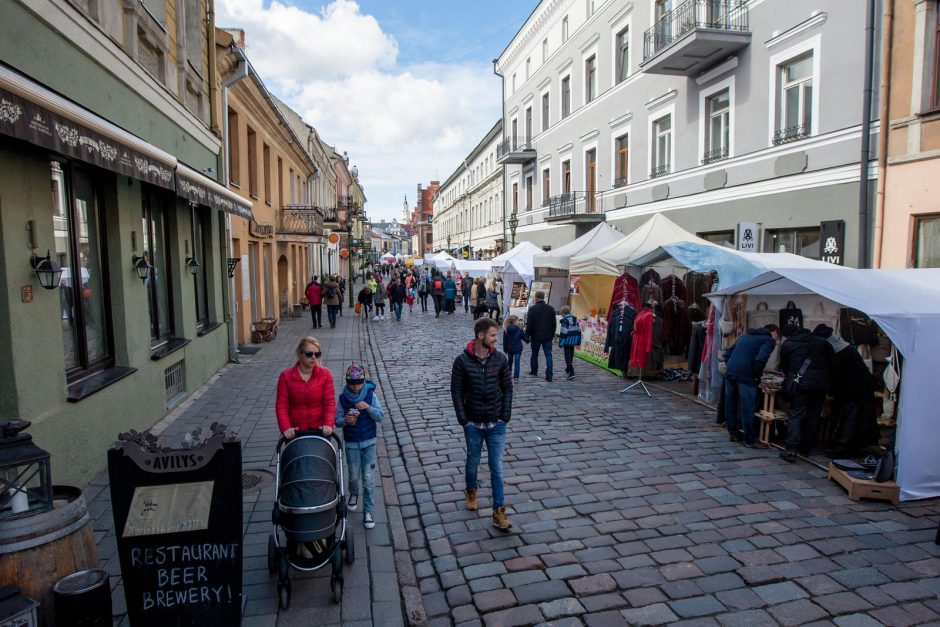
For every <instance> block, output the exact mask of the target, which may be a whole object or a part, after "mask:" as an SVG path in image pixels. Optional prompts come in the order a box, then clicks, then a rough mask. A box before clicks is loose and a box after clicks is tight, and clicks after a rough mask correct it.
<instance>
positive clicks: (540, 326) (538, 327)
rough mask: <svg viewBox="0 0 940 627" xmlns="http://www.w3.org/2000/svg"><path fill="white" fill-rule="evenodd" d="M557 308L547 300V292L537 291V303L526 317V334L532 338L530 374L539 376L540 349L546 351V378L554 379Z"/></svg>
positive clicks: (548, 379) (547, 379) (530, 308)
mask: <svg viewBox="0 0 940 627" xmlns="http://www.w3.org/2000/svg"><path fill="white" fill-rule="evenodd" d="M557 326H558V321H557V320H556V319H555V308H554V307H552V306H551V305H549V304H548V303H546V302H545V292H536V293H535V304H534V305H532V306H531V307H529V311H528V313H527V314H526V317H525V331H526V335H528V336H529V338H530V339H531V340H532V363H531V367H530V369H529V374H531V375H532V376H534V377H537V376H539V351H540V350H541V351H542V352H544V353H545V380H546V381H551V380H552V340H554V339H555V329H556V327H557Z"/></svg>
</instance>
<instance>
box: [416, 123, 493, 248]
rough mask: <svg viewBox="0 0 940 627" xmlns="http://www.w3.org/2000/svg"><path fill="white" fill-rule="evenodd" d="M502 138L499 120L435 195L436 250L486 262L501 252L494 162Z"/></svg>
mask: <svg viewBox="0 0 940 627" xmlns="http://www.w3.org/2000/svg"><path fill="white" fill-rule="evenodd" d="M502 135H503V123H502V120H500V121H498V122H497V123H496V124H494V125H493V127H492V128H491V129H490V130H489V132H487V134H486V135H485V136H484V137H483V139H482V140H481V141H480V143H479V144H477V146H476V147H475V148H474V149H473V150H472V151H471V152H470V154H469V155H467V158H466V159H464V160H463V162H462V163H461V164H460V165H459V166H457V169H456V170H454V172H453V174H451V175H450V177H449V178H448V179H447V180H446V181H444V184H443V185H441V186H440V189H438V191H437V194H435V196H434V222H433V227H434V229H433V230H434V234H433V242H434V247H435V249H450V250H455V251H457V253H458V254H461V255H463V254H466V256H468V257H472V258H476V259H489V258H491V257H493V256H495V255H496V254H498V253H497V251H499V250H502V246H503V205H502V198H503V190H502V188H503V182H502V178H503V177H502V174H503V173H502V167H500V165H499V164H498V163H497V148H498V147H499V144H500V143H501V140H502Z"/></svg>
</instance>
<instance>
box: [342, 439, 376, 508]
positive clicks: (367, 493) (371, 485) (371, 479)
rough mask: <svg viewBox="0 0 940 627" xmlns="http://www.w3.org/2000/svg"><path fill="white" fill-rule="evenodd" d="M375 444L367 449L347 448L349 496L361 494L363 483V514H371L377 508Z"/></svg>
mask: <svg viewBox="0 0 940 627" xmlns="http://www.w3.org/2000/svg"><path fill="white" fill-rule="evenodd" d="M377 461H378V460H377V458H376V454H375V444H373V445H372V446H368V447H366V448H349V447H347V448H346V463H347V464H348V465H349V468H348V470H349V495H350V496H352V495H353V494H359V481H360V480H361V481H362V487H363V489H362V513H363V514H371V513H372V509H373V508H374V507H375V496H374V494H373V492H375V464H376V462H377Z"/></svg>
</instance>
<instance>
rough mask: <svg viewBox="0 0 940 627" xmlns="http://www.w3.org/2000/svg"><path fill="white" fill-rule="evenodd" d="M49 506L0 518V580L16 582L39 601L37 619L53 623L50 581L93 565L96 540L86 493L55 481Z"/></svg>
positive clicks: (53, 611)
mask: <svg viewBox="0 0 940 627" xmlns="http://www.w3.org/2000/svg"><path fill="white" fill-rule="evenodd" d="M53 498H54V501H55V506H54V507H53V509H51V510H49V511H46V512H42V513H39V514H34V515H32V516H26V517H25V518H17V519H14V520H6V521H0V586H3V585H11V584H12V585H16V586H19V588H20V589H21V590H22V591H23V594H24V595H26V596H27V597H29V598H31V599H34V600H36V601H39V604H40V616H41V619H40V620H41V623H42V624H43V625H46V627H54V625H55V602H54V598H53V594H52V586H54V585H55V583H56V582H57V581H58V580H59V579H62V578H63V577H65V576H67V575H71V574H72V573H75V572H77V571H80V570H85V569H88V568H97V567H98V546H97V545H96V544H95V536H94V534H93V533H92V530H91V523H90V518H89V516H88V507H87V504H86V503H85V497H84V495H83V494H82V491H81V490H79V489H78V488H73V487H70V486H55V487H54V489H53Z"/></svg>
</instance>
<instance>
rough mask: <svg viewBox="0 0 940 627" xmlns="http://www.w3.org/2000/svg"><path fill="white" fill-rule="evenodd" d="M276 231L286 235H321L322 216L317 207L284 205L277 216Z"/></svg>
mask: <svg viewBox="0 0 940 627" xmlns="http://www.w3.org/2000/svg"><path fill="white" fill-rule="evenodd" d="M277 232H278V233H286V234H288V235H323V216H322V215H320V210H319V209H318V208H317V207H313V206H306V205H285V206H284V207H283V208H282V209H281V211H280V213H279V214H278V217H277Z"/></svg>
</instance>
